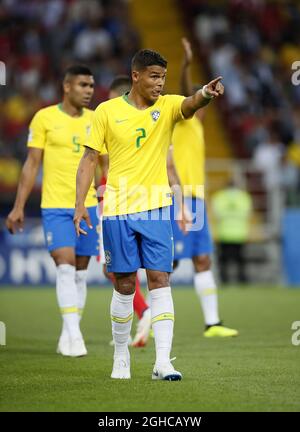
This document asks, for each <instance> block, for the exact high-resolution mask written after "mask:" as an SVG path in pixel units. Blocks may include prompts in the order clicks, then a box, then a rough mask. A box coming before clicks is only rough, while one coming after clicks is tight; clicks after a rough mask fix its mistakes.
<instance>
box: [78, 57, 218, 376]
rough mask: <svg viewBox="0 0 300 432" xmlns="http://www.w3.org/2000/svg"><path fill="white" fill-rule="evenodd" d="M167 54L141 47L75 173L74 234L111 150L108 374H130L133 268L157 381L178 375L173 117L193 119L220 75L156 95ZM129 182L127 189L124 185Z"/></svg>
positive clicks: (106, 230) (106, 224)
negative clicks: (101, 161)
mask: <svg viewBox="0 0 300 432" xmlns="http://www.w3.org/2000/svg"><path fill="white" fill-rule="evenodd" d="M166 72H167V62H166V60H165V59H164V58H163V57H162V56H161V55H160V54H159V53H157V52H155V51H151V50H140V51H138V52H137V53H136V54H135V56H134V57H133V59H132V87H131V90H130V91H129V93H126V94H125V95H124V96H123V97H118V98H114V99H112V100H109V101H107V102H104V103H102V104H100V105H99V106H98V107H97V109H96V111H95V114H94V116H93V124H92V129H91V137H90V140H89V141H88V142H87V147H86V150H85V153H84V155H83V157H82V159H81V161H80V164H79V167H78V172H77V188H76V189H77V190H76V211H75V216H74V223H75V226H76V231H77V233H78V235H79V234H80V233H82V234H86V231H85V230H83V229H82V228H80V222H81V220H82V219H84V220H86V221H87V223H88V225H91V222H90V220H89V215H88V212H87V211H86V209H85V207H84V202H85V197H86V194H87V192H88V190H89V188H90V184H91V182H92V178H93V176H94V172H95V168H96V166H97V164H98V155H99V153H102V152H103V151H104V149H106V150H107V151H108V155H109V172H108V178H107V186H106V190H105V195H104V209H103V239H104V249H105V258H106V264H107V270H108V271H109V272H113V273H114V276H115V278H116V283H115V290H114V292H113V297H112V302H111V321H112V333H113V338H114V342H115V352H114V363H113V370H112V374H111V377H112V378H115V379H129V378H130V377H131V373H130V354H129V350H128V337H129V334H130V330H131V324H132V316H133V298H134V291H135V279H136V273H137V270H138V269H139V268H141V267H144V268H145V269H146V273H147V280H148V288H149V291H150V297H151V317H152V328H153V332H154V338H155V349H156V361H155V365H154V369H153V372H152V379H154V380H176V381H177V380H180V379H181V377H182V375H181V373H180V372H178V371H176V370H175V369H174V367H173V365H172V363H171V359H170V353H171V348H172V339H173V324H174V307H173V300H172V294H171V288H170V281H169V274H170V273H171V272H172V268H173V242H172V228H171V222H170V219H169V217H168V216H169V206H170V205H171V204H172V194H171V190H170V187H169V182H168V176H167V163H166V162H167V155H168V149H169V146H170V142H171V134H172V130H173V127H174V125H175V123H176V122H177V121H179V120H182V119H184V118H189V117H192V116H193V114H194V113H195V112H196V111H197V110H198V109H199V108H201V107H203V106H205V105H207V104H208V103H209V101H210V100H211V99H212V98H213V97H217V96H219V94H220V91H219V88H220V86H219V85H218V84H219V82H220V80H221V79H222V77H218V78H216V79H215V80H213V81H211V82H210V83H208V84H207V85H206V86H204V87H203V89H201V90H199V91H197V92H196V93H195V94H194V95H193V96H192V97H187V98H185V97H183V96H178V95H165V96H161V93H162V91H163V87H164V84H165V79H166ZM124 183H126V187H124Z"/></svg>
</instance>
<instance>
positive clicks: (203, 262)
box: [193, 255, 211, 273]
mask: <svg viewBox="0 0 300 432" xmlns="http://www.w3.org/2000/svg"><path fill="white" fill-rule="evenodd" d="M193 263H194V267H195V271H196V272H197V273H199V272H203V271H207V270H210V267H211V259H210V256H209V255H199V256H196V257H194V258H193Z"/></svg>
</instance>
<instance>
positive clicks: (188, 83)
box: [180, 60, 194, 96]
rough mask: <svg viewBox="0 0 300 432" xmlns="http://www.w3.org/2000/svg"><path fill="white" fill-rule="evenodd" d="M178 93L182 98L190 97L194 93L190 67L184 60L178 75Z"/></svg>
mask: <svg viewBox="0 0 300 432" xmlns="http://www.w3.org/2000/svg"><path fill="white" fill-rule="evenodd" d="M180 92H181V94H182V95H183V96H192V94H193V93H194V92H193V83H192V78H191V71H190V65H189V64H188V63H187V62H186V61H185V60H184V61H183V63H182V67H181V73H180Z"/></svg>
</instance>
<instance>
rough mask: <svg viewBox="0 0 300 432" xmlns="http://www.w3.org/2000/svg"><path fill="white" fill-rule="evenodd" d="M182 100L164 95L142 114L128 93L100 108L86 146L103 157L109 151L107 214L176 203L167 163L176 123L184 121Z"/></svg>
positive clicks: (105, 204) (105, 195)
mask: <svg viewBox="0 0 300 432" xmlns="http://www.w3.org/2000/svg"><path fill="white" fill-rule="evenodd" d="M183 99H184V97H183V96H177V95H166V96H160V97H159V98H158V100H157V101H156V102H155V103H154V104H153V105H152V106H150V107H149V108H147V109H145V110H139V109H137V108H136V107H135V106H133V105H131V104H130V103H129V102H128V99H127V96H126V95H124V96H121V97H118V98H115V99H112V100H110V101H107V102H104V103H102V104H100V105H99V106H98V107H97V109H96V111H95V113H94V116H93V122H92V129H91V136H90V140H89V142H88V143H87V145H88V146H89V147H91V148H93V149H95V150H98V151H99V152H100V153H101V152H103V151H104V150H105V149H107V152H108V155H109V172H108V179H107V184H106V190H105V194H104V209H103V214H104V216H114V215H122V214H129V213H136V212H141V211H146V210H151V209H155V208H159V207H164V206H168V205H170V204H171V203H172V193H171V189H170V186H169V182H168V175H167V163H166V161H167V153H168V148H169V146H170V143H171V136H172V130H173V128H174V125H175V123H176V122H177V121H179V120H181V119H183V115H182V111H181V104H182V101H183Z"/></svg>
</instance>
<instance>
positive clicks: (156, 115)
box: [151, 110, 160, 121]
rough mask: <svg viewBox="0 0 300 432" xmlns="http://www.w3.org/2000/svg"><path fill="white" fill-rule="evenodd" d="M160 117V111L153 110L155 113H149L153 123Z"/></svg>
mask: <svg viewBox="0 0 300 432" xmlns="http://www.w3.org/2000/svg"><path fill="white" fill-rule="evenodd" d="M159 116H160V111H158V110H155V111H151V117H152V118H153V120H154V121H157V120H158V119H159Z"/></svg>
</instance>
